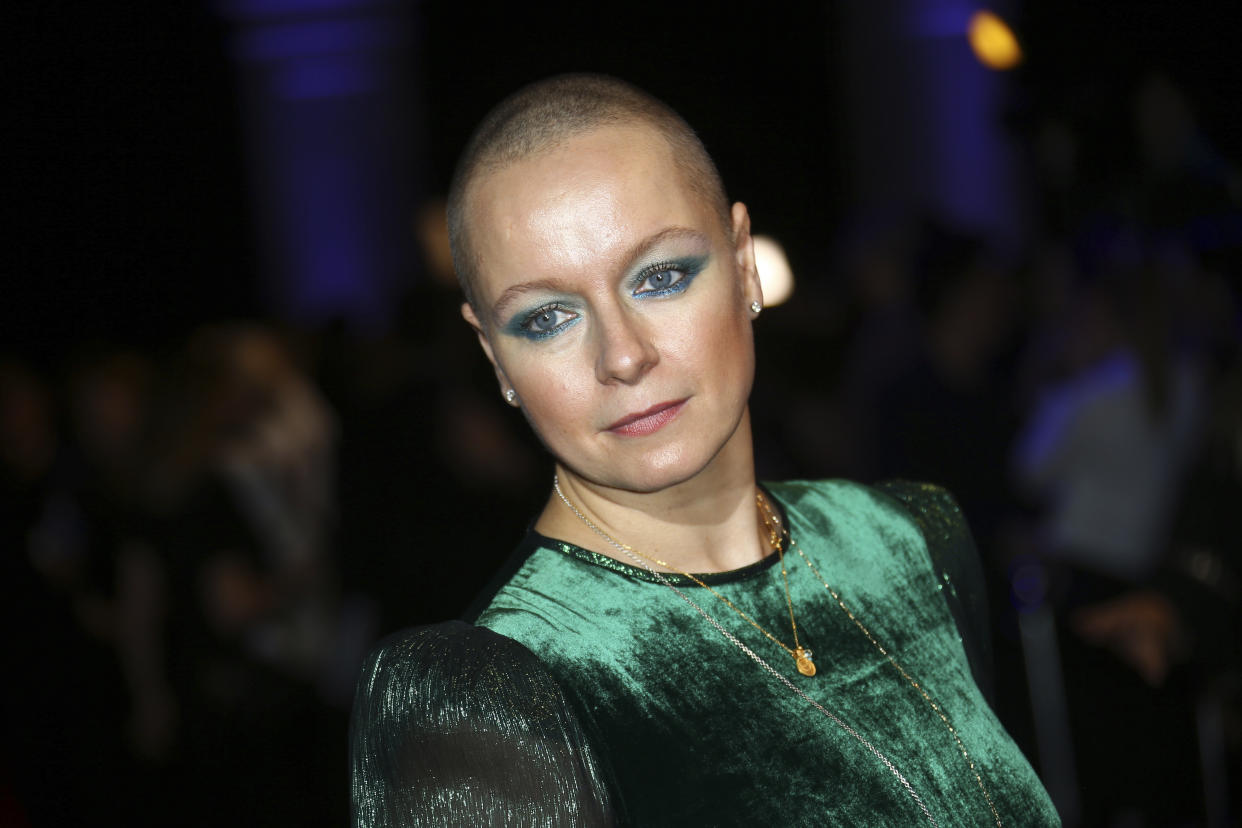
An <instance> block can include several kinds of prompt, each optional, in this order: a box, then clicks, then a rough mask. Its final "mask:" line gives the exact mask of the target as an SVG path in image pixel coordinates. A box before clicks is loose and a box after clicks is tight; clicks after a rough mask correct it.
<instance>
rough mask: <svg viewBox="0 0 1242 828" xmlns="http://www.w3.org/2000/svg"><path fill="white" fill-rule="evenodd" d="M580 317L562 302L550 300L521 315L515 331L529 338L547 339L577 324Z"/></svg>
mask: <svg viewBox="0 0 1242 828" xmlns="http://www.w3.org/2000/svg"><path fill="white" fill-rule="evenodd" d="M580 319H582V317H581V316H579V315H578V314H577V313H576V312H574V311H573V310H570V309H569V308H568V307H566V306H565V305H563V304H562V303H560V302H549V303H548V304H546V305H541V306H539V307H538V308H535V309H534V310H533V311H531V312H530V313H527V314H524V315H521V316H519V317H518V319H517V326H516V330H515V333H518V334H520V335H522V336H525V337H527V338H529V339H547V338H548V337H550V336H556V335H557V334H558V333H560V332H561V331H563V330H565V329H566V328H568V327H571V326H572V325H574V324H576V323H577V322H578V321H579V320H580Z"/></svg>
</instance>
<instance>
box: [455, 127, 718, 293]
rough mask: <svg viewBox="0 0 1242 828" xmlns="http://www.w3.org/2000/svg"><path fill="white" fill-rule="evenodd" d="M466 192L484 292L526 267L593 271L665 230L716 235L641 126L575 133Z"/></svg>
mask: <svg viewBox="0 0 1242 828" xmlns="http://www.w3.org/2000/svg"><path fill="white" fill-rule="evenodd" d="M474 195H475V210H474V212H473V216H474V221H473V222H472V224H473V226H472V228H471V235H472V238H473V240H474V244H475V246H476V250H477V253H478V256H479V263H480V274H479V275H480V277H481V281H482V282H483V284H481V285H480V287H482V288H484V292H486V293H492V291H491V290H490V289H489V287H488V285H487V283H488V282H492V281H495V280H496V279H497V278H500V279H501V280H502V281H508V280H509V278H512V276H513V275H526V276H528V275H529V271H530V270H531V269H532V268H536V269H539V270H548V269H552V270H562V269H565V270H569V271H575V270H580V269H583V268H588V269H589V268H597V267H598V266H599V265H600V264H601V263H604V262H607V261H608V260H609V259H610V258H615V257H620V256H621V255H622V254H623V252H624V251H626V250H628V249H629V248H630V247H632V245H633V244H634V243H635V242H636V241H637V240H639V239H641V238H642V237H644V236H649V235H653V234H658V233H660V232H662V231H663V230H665V229H667V228H669V227H689V228H692V229H702V231H703V233H704V234H705V235H712V231H713V230H714V231H716V233H717V234H718V233H719V225H718V222H717V221H716V220H715V213H714V211H712V210H711V209H710V207H709V206H708V205H707V204H706V203H705V199H704V198H702V197H701V195H700V194H699V193H698V191H696V190H695V189H694V188H692V187H690V186H689V183H688V182H687V181H686V177H685V175H684V174H683V172H682V170H681V169H680V167H679V165H678V164H677V163H676V159H675V157H674V154H673V151H672V148H671V147H670V146H669V144H668V143H667V142H666V141H665V140H664V138H663V137H662V136H661V135H660V133H659V132H657V131H655V130H654V129H651V128H645V127H634V126H628V125H627V126H611V127H604V128H599V129H595V130H592V131H591V132H588V133H583V134H581V135H578V136H575V137H573V138H571V139H569V140H567V141H565V142H563V143H562V144H560V145H558V146H557V147H555V148H553V149H551V150H548V151H545V152H541V153H540V154H538V155H537V156H535V157H532V158H529V159H525V160H523V161H519V162H516V163H513V164H511V165H509V166H507V167H505V168H503V169H501V170H499V171H497V172H494V173H492V174H490V175H489V176H488V177H487V179H486V180H484V181H481V182H479V186H478V187H477V188H476V189H475V193H474ZM514 270H516V271H517V273H516V274H514V273H512V271H514ZM500 289H501V290H503V289H504V288H503V287H501V288H500Z"/></svg>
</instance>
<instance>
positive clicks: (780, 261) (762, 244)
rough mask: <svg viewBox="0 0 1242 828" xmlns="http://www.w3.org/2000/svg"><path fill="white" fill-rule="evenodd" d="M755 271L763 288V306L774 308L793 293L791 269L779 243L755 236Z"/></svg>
mask: <svg viewBox="0 0 1242 828" xmlns="http://www.w3.org/2000/svg"><path fill="white" fill-rule="evenodd" d="M754 242H755V270H758V271H759V284H760V285H761V286H762V287H763V304H764V306H765V307H769V308H771V307H774V306H776V305H779V304H781V303H782V302H784V301H785V300H786V299H788V298H789V295H790V294H791V293H793V286H794V278H793V269H792V268H790V267H789V259H788V258H786V256H785V249H784V248H783V247H781V245H780V243H779V242H778V241H776V240H775V239H772V238H769V237H768V236H755V237H754Z"/></svg>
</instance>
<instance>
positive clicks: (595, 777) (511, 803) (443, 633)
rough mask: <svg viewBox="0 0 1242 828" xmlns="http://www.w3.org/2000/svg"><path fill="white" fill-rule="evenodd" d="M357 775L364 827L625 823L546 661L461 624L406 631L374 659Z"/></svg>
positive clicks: (357, 737)
mask: <svg viewBox="0 0 1242 828" xmlns="http://www.w3.org/2000/svg"><path fill="white" fill-rule="evenodd" d="M350 773H351V797H352V804H351V819H352V824H353V825H354V826H357V828H396V826H414V825H436V826H441V825H461V826H482V825H524V826H561V825H575V826H596V825H611V824H614V823H615V821H616V820H615V818H614V815H613V812H612V809H611V805H610V801H609V796H608V792H607V788H606V786H605V784H604V783H603V773H602V771H601V765H600V762H599V761H598V760H597V758H596V756H595V754H594V753H593V751H592V750H591V747H590V745H589V744H588V742H587V739H586V737H585V735H584V733H583V730H582V728H581V727H580V726H579V724H578V722H577V720H576V718H575V716H574V714H573V712H572V710H571V709H570V708H569V706H568V705H567V704H566V701H565V697H564V695H563V693H562V692H561V689H560V688H559V687H558V686H557V684H556V682H555V681H554V680H553V679H552V678H551V676H549V675H548V673H547V672H546V671H545V669H544V667H543V665H542V663H541V662H540V661H539V659H538V658H537V657H536V656H535V655H534V654H533V653H532V652H530V651H529V650H528V649H526V648H525V647H523V646H522V645H520V644H518V643H516V642H514V641H512V640H511V639H508V638H506V637H504V636H501V635H498V634H496V633H493V632H491V631H490V630H487V629H484V628H481V627H475V626H472V625H469V624H464V623H461V622H456V621H454V622H447V623H444V624H436V625H432V626H426V627H418V628H414V629H412V630H407V631H404V632H401V633H397V634H395V635H394V636H392V637H390V638H388V639H386V640H385V641H384V642H382V643H381V644H380V646H378V647H377V648H376V650H375V651H374V652H373V653H372V654H371V656H370V658H369V659H368V661H367V664H366V665H365V667H364V668H363V672H362V676H361V679H360V681H359V685H358V691H357V695H356V697H355V701H354V710H353V718H352V721H351V723H350Z"/></svg>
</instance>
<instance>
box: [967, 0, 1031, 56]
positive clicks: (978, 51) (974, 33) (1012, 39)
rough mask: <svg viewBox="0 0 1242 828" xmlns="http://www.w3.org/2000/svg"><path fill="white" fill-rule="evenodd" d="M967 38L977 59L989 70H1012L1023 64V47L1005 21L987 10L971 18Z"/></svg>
mask: <svg viewBox="0 0 1242 828" xmlns="http://www.w3.org/2000/svg"><path fill="white" fill-rule="evenodd" d="M966 36H967V38H968V39H969V40H970V48H971V49H972V50H974V53H975V57H977V58H979V62H980V63H982V64H983V65H984V66H986V67H988V68H989V69H997V70H1001V71H1003V70H1005V69H1012V68H1013V67H1015V66H1017V65H1018V64H1019V63H1021V62H1022V47H1021V46H1020V45H1019V44H1018V38H1017V37H1016V36H1015V35H1014V33H1013V30H1012V29H1010V28H1009V24H1007V23H1006V22H1005V21H1004V20H1002V19H1001V18H1000V17H998V16H997V15H995V14H993V13H992V12H990V11H987V10H986V9H983V10H981V11H977V12H975V13H974V14H973V15H971V17H970V25H969V26H968V27H967V30H966Z"/></svg>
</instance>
